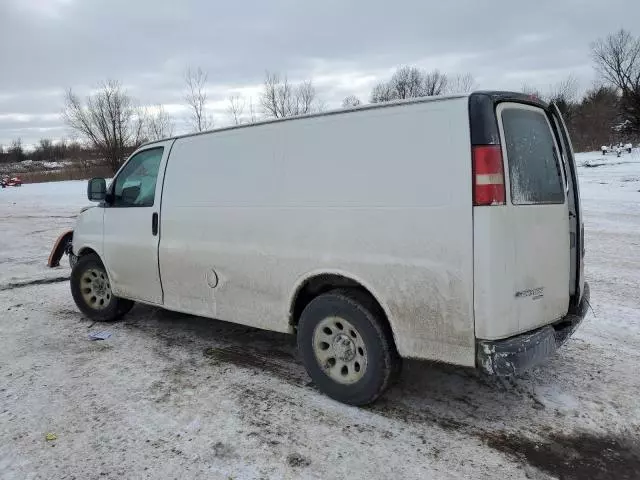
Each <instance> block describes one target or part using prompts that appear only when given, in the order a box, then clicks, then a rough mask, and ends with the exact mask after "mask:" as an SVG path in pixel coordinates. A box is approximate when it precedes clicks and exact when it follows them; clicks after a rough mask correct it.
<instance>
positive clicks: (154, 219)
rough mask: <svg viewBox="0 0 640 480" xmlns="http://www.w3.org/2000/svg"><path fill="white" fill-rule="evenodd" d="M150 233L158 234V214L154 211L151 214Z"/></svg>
mask: <svg viewBox="0 0 640 480" xmlns="http://www.w3.org/2000/svg"><path fill="white" fill-rule="evenodd" d="M151 233H152V234H153V236H154V237H155V236H156V235H158V214H157V213H156V212H153V215H151Z"/></svg>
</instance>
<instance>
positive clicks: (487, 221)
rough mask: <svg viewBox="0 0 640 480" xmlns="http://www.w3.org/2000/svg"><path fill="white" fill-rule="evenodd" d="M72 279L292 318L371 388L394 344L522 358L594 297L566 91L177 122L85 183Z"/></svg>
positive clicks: (281, 325)
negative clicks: (194, 129)
mask: <svg viewBox="0 0 640 480" xmlns="http://www.w3.org/2000/svg"><path fill="white" fill-rule="evenodd" d="M88 195H89V199H90V200H93V201H97V202H99V204H98V205H97V206H96V207H94V208H89V209H86V210H84V211H83V212H82V213H81V214H80V216H79V217H78V221H77V225H76V227H75V230H74V231H73V232H72V233H69V234H68V235H67V236H66V237H63V239H62V240H61V241H60V243H59V244H58V245H57V246H56V248H54V252H53V253H52V258H53V260H52V263H53V264H55V263H56V262H57V257H59V256H60V252H61V251H62V250H63V247H62V244H63V243H64V241H65V239H71V237H72V248H71V252H70V253H71V258H72V263H73V264H74V266H73V270H72V275H71V291H72V294H73V298H74V300H75V302H76V303H77V305H78V307H79V309H80V310H81V311H82V312H83V313H84V314H86V315H87V316H88V317H90V318H91V319H94V320H105V321H109V320H115V319H117V318H119V317H120V316H122V315H124V314H125V313H126V312H127V311H129V309H130V308H131V307H132V305H133V302H134V301H135V302H142V303H146V304H151V305H157V306H161V307H164V308H167V309H169V310H175V311H178V312H186V313H189V314H195V315H200V316H204V317H210V318H217V319H221V320H226V321H229V322H236V323H241V324H245V325H251V326H253V327H258V328H263V329H268V330H276V331H280V332H289V333H294V334H296V335H297V339H298V347H299V350H300V353H301V356H302V358H303V361H304V365H305V367H306V369H307V371H308V372H309V375H310V376H311V378H312V379H313V381H314V382H315V384H316V385H317V386H318V387H319V388H320V389H321V390H322V391H324V392H326V393H327V394H328V395H330V396H331V397H333V398H336V399H338V400H340V401H343V402H347V403H351V404H357V405H359V404H366V403H368V402H371V401H373V400H375V399H376V398H377V397H378V396H379V395H380V394H381V393H382V392H383V391H384V390H385V388H386V387H387V386H388V385H389V384H390V382H391V381H392V380H393V378H394V377H395V376H396V375H397V374H398V373H399V371H400V361H401V360H400V359H401V358H403V357H404V358H419V359H429V360H437V361H442V362H449V363H453V364H457V365H464V366H469V367H479V368H482V369H484V370H486V371H487V372H490V373H493V374H497V375H510V374H514V373H517V372H518V371H521V370H523V369H526V368H529V367H530V366H532V365H534V364H537V363H539V362H540V361H542V360H543V359H544V358H546V357H547V356H549V355H551V354H552V353H553V352H554V351H555V350H556V349H557V347H559V346H560V345H561V344H562V343H563V342H564V341H565V340H566V339H567V338H568V337H569V335H570V334H571V333H572V332H573V331H574V329H575V328H576V327H577V325H578V324H579V323H580V321H581V320H582V318H583V317H584V315H585V312H586V305H587V302H588V297H589V290H588V286H587V285H585V283H584V280H583V252H584V247H583V228H582V218H581V217H582V215H581V209H580V197H579V193H578V182H577V177H576V167H575V161H574V157H573V152H572V148H571V144H570V140H569V137H568V135H567V130H566V128H565V126H564V123H563V121H562V118H561V116H560V114H559V112H558V110H557V109H556V108H555V106H553V105H547V104H545V103H543V102H541V101H539V100H537V99H535V98H532V97H529V96H525V95H521V94H514V93H504V92H477V93H473V94H471V95H460V96H453V97H432V98H420V99H415V100H411V101H403V102H397V103H387V104H376V105H368V106H364V107H360V108H354V109H351V110H342V111H335V112H328V113H322V114H317V115H309V116H303V117H298V118H291V119H281V120H275V121H267V122H261V123H257V124H253V125H242V126H237V127H230V128H223V129H218V130H214V131H210V132H203V133H199V134H193V135H183V136H178V137H174V138H170V139H167V140H163V141H158V142H153V143H149V144H147V145H143V146H142V147H140V148H139V149H138V150H137V151H136V152H135V153H134V154H133V155H132V156H131V157H130V158H129V159H128V160H127V162H126V163H125V164H124V165H123V166H122V168H121V169H120V170H119V171H118V172H117V173H116V175H115V178H114V179H113V181H112V182H111V184H110V186H109V187H108V188H107V186H106V183H105V180H104V179H93V180H91V181H90V182H89V188H88Z"/></svg>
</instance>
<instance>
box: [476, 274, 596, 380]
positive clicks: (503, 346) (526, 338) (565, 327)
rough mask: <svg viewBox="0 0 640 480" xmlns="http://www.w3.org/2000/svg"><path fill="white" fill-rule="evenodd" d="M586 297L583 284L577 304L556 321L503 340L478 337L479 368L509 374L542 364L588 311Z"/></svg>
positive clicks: (499, 374)
mask: <svg viewBox="0 0 640 480" xmlns="http://www.w3.org/2000/svg"><path fill="white" fill-rule="evenodd" d="M589 298H590V292H589V284H588V283H585V284H584V291H583V293H582V300H580V305H579V306H578V308H577V309H575V310H573V311H569V313H567V315H565V316H564V317H563V318H562V320H560V321H559V322H556V323H554V324H553V325H546V326H544V327H542V328H539V329H537V330H532V331H531V332H527V333H523V334H522V335H517V336H515V337H511V338H507V339H504V340H478V342H477V346H476V347H477V348H476V364H477V366H478V368H480V369H482V370H484V371H485V372H487V373H489V374H492V375H498V376H510V375H516V374H518V373H520V372H523V371H525V370H528V369H530V368H531V367H534V366H535V365H538V364H540V363H542V362H543V361H544V360H546V359H547V358H548V357H550V356H551V355H553V354H554V353H555V352H556V350H558V348H560V346H562V344H564V343H565V342H566V341H567V339H568V338H569V337H570V336H571V335H572V334H573V332H575V330H576V328H578V325H580V323H581V322H582V320H583V319H584V317H585V316H586V314H587V309H588V308H589Z"/></svg>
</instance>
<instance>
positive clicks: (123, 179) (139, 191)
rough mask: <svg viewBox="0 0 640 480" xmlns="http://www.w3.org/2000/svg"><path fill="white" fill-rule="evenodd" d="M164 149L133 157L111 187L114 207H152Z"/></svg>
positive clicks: (154, 149) (152, 150) (155, 149)
mask: <svg viewBox="0 0 640 480" xmlns="http://www.w3.org/2000/svg"><path fill="white" fill-rule="evenodd" d="M163 150H164V148H162V147H159V148H150V149H149V150H144V151H142V152H140V153H138V154H136V155H134V156H133V157H132V158H131V159H130V160H129V161H128V162H127V164H126V165H125V166H124V168H123V169H122V170H121V171H120V173H119V174H118V176H117V177H116V179H115V184H114V185H113V190H112V192H113V202H112V205H113V206H114V207H152V206H153V202H154V200H155V195H156V180H157V179H158V170H159V169H160V160H162V152H163Z"/></svg>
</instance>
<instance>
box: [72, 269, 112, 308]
mask: <svg viewBox="0 0 640 480" xmlns="http://www.w3.org/2000/svg"><path fill="white" fill-rule="evenodd" d="M80 291H81V292H82V298H83V299H84V301H85V303H86V304H87V305H88V306H89V307H91V308H93V309H94V310H104V309H105V308H107V307H108V306H109V304H110V303H111V299H112V298H113V294H112V293H111V284H110V283H109V277H107V274H106V272H105V271H104V270H101V269H98V268H90V269H88V270H86V271H85V272H84V273H83V274H82V276H81V277H80Z"/></svg>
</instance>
